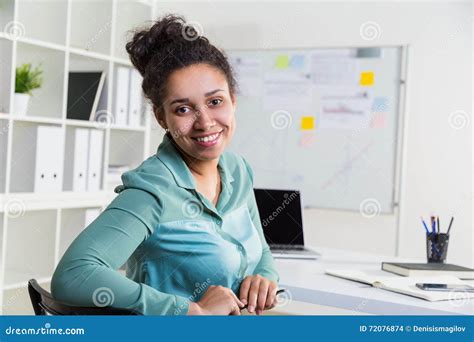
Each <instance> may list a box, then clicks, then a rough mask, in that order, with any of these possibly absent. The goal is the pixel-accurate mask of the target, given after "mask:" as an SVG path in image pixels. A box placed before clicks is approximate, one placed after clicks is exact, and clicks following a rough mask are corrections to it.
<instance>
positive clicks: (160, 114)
mask: <svg viewBox="0 0 474 342" xmlns="http://www.w3.org/2000/svg"><path fill="white" fill-rule="evenodd" d="M153 114H154V115H155V119H156V121H157V122H158V124H159V125H160V126H161V127H162V128H163V129H164V130H166V129H167V128H168V127H167V126H166V122H165V120H164V116H165V115H164V113H163V112H162V111H161V110H160V109H159V108H157V107H156V106H155V105H153Z"/></svg>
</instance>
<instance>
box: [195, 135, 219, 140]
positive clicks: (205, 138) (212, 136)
mask: <svg viewBox="0 0 474 342" xmlns="http://www.w3.org/2000/svg"><path fill="white" fill-rule="evenodd" d="M219 134H220V133H216V134H213V135H208V136H207V137H203V138H196V140H197V141H199V142H209V141H214V140H216V139H217V137H218V136H219Z"/></svg>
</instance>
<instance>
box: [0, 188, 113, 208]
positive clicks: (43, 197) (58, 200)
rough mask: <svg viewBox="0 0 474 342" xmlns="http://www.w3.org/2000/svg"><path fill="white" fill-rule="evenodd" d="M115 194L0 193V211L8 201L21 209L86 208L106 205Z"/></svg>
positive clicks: (6, 206) (108, 192)
mask: <svg viewBox="0 0 474 342" xmlns="http://www.w3.org/2000/svg"><path fill="white" fill-rule="evenodd" d="M115 196H117V194H116V193H114V192H113V191H99V192H87V191H86V192H72V191H63V192H60V193H49V194H36V193H9V194H3V195H0V212H3V211H4V210H5V209H8V207H9V205H8V203H12V204H11V205H16V204H17V203H18V204H19V205H20V207H21V208H22V211H25V212H28V211H39V210H53V209H69V208H88V207H104V206H107V205H108V204H109V203H110V202H111V201H112V200H113V199H114V198H115Z"/></svg>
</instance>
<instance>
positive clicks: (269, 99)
mask: <svg viewBox="0 0 474 342" xmlns="http://www.w3.org/2000/svg"><path fill="white" fill-rule="evenodd" d="M263 107H264V109H265V110H277V109H284V110H298V111H308V110H310V109H311V107H312V97H311V80H310V79H309V75H308V74H305V73H304V72H285V73H278V72H269V73H267V74H266V75H265V82H264V90H263Z"/></svg>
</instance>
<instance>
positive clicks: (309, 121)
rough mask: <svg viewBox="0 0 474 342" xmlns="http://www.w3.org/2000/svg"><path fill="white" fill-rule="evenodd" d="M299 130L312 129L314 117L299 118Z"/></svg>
mask: <svg viewBox="0 0 474 342" xmlns="http://www.w3.org/2000/svg"><path fill="white" fill-rule="evenodd" d="M301 129H302V130H308V129H314V117H313V116H303V117H302V118H301Z"/></svg>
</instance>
